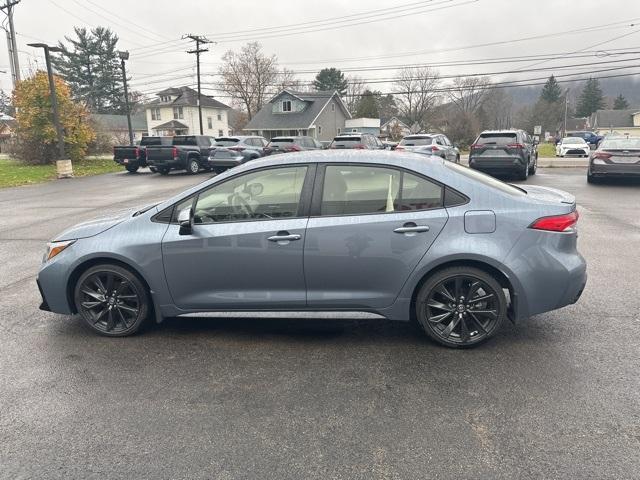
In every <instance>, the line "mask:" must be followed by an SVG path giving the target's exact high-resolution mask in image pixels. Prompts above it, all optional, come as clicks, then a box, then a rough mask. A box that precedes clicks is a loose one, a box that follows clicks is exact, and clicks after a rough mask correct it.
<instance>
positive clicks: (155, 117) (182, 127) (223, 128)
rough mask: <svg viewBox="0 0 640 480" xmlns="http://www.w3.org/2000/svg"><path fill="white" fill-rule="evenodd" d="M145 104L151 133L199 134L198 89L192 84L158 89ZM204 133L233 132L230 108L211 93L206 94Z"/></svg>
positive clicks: (203, 112)
mask: <svg viewBox="0 0 640 480" xmlns="http://www.w3.org/2000/svg"><path fill="white" fill-rule="evenodd" d="M156 95H157V97H158V98H156V99H155V100H152V101H151V102H149V103H148V104H146V105H145V110H146V111H145V113H146V115H147V125H148V129H149V130H148V134H149V135H156V136H157V135H198V134H200V122H199V118H198V92H197V91H195V90H194V89H193V88H189V87H172V88H167V89H166V90H162V91H161V92H158V93H157V94H156ZM200 98H201V102H202V134H203V135H211V136H214V137H222V136H224V135H230V133H231V132H230V129H229V116H228V113H229V110H230V107H228V106H227V105H225V104H224V103H221V102H219V101H217V100H215V99H214V98H213V97H210V96H209V95H202V96H201V97H200Z"/></svg>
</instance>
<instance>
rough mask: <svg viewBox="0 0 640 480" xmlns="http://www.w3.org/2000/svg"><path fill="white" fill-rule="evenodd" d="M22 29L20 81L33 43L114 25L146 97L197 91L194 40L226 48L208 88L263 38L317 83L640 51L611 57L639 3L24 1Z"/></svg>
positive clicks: (214, 58)
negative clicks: (318, 76) (337, 73)
mask: <svg viewBox="0 0 640 480" xmlns="http://www.w3.org/2000/svg"><path fill="white" fill-rule="evenodd" d="M0 1H2V2H4V1H5V0H0ZM127 19H131V21H132V22H133V23H128V20H127ZM325 20H326V21H325ZM323 21H324V22H323ZM14 22H15V28H16V32H17V33H18V36H17V41H18V50H19V52H20V69H21V71H22V74H23V76H24V75H28V74H29V72H31V71H33V70H34V69H36V68H44V60H43V57H42V54H41V51H39V50H38V49H34V48H31V47H28V46H27V43H29V42H33V41H45V42H47V43H50V44H56V43H57V42H58V41H59V40H61V39H62V38H63V37H64V35H70V34H72V31H73V27H74V26H85V27H95V26H99V25H100V26H108V27H110V28H111V29H112V30H113V31H114V32H116V33H117V34H118V35H119V37H120V43H119V46H120V48H121V49H126V50H129V51H130V54H131V57H130V60H129V62H128V69H129V73H130V75H131V77H132V81H131V83H132V85H133V86H134V88H135V89H136V90H138V91H142V92H144V93H147V94H153V92H155V91H157V90H160V89H161V88H162V87H166V86H180V85H190V84H193V83H194V78H195V66H194V62H195V58H194V56H193V55H188V54H187V53H185V50H187V49H188V48H189V47H190V45H189V42H188V41H186V40H182V41H181V40H180V38H181V36H182V35H184V34H187V33H194V34H200V35H205V36H207V37H208V38H209V39H210V40H215V41H216V42H217V43H215V44H212V45H209V49H210V51H209V52H208V53H205V54H203V82H205V83H206V84H207V86H208V87H209V88H212V87H213V84H214V83H215V81H216V80H217V79H218V78H219V77H216V76H215V75H211V74H215V73H216V72H217V69H218V67H219V65H220V62H221V56H222V55H223V54H224V52H225V51H227V50H230V49H239V48H240V47H241V46H242V45H243V44H244V43H246V42H247V41H251V40H254V39H255V40H258V41H259V42H260V43H261V44H262V46H263V49H264V51H265V52H266V53H268V54H275V55H277V57H278V60H279V63H280V65H282V66H285V67H287V68H289V69H292V70H294V71H297V72H301V73H299V74H298V77H299V78H301V79H303V80H309V79H312V78H313V76H314V74H313V73H303V72H306V71H313V72H316V71H317V70H319V69H320V68H323V67H330V66H335V67H338V68H343V69H349V70H352V69H362V68H363V67H368V68H371V67H374V68H375V67H385V66H394V65H403V64H416V63H420V64H422V63H442V62H467V61H473V60H478V59H481V60H482V59H491V58H503V57H523V56H531V55H544V54H552V53H555V54H559V53H565V52H585V53H588V52H595V51H602V52H600V53H598V54H597V55H596V54H595V53H594V55H593V56H591V57H586V58H575V59H571V60H567V59H564V60H559V61H558V60H552V61H549V60H547V61H544V62H542V63H541V61H540V60H538V61H535V60H533V61H532V60H530V61H528V62H520V63H494V64H486V65H473V66H469V65H466V66H465V65H450V66H440V67H438V69H439V71H440V73H441V74H443V75H458V74H468V73H490V72H502V71H508V70H518V69H523V70H524V72H523V73H521V74H509V75H506V74H504V75H495V76H494V80H499V79H504V78H505V77H507V78H509V79H513V78H522V79H529V78H535V77H544V76H548V75H549V74H550V73H551V72H549V71H546V70H543V71H537V72H536V71H532V70H531V69H532V68H538V69H540V68H547V67H550V66H554V65H574V64H581V65H582V66H580V67H575V68H571V69H558V70H557V71H556V72H554V73H556V74H568V73H576V72H593V71H594V70H596V69H600V68H603V69H604V68H612V67H621V66H629V65H640V63H639V62H638V58H639V57H640V54H636V55H625V56H620V55H618V56H616V57H612V56H610V55H609V56H604V55H605V53H607V54H610V53H611V50H614V49H624V48H627V49H630V50H634V49H635V50H637V51H640V1H638V0H608V1H606V2H603V1H602V0H580V1H577V0H536V1H528V0H432V1H430V2H429V1H422V2H419V1H415V0H413V1H411V0H397V1H392V0H384V1H383V0H369V1H368V2H346V1H344V0H342V1H338V0H324V1H322V2H320V1H315V0H308V1H303V0H295V1H294V0H268V1H267V0H253V1H251V0H233V1H226V0H216V1H215V2H214V1H196V0H180V1H175V0H172V1H169V0H153V1H152V0H128V1H124V0H109V1H105V0H21V2H20V3H19V4H18V5H17V6H16V7H15V14H14ZM313 22H315V23H313ZM364 22H366V23H364ZM356 23H360V24H359V25H356ZM610 24H611V25H610ZM603 25H609V26H603ZM338 26H340V27H341V28H335V27H338ZM329 28H331V29H329ZM578 29H584V30H582V31H578V32H576V31H575V30H578ZM569 30H571V31H572V32H571V33H567V34H563V32H567V31H569ZM238 32H240V33H238ZM526 37H538V38H533V39H529V40H524V39H525V38H526ZM616 37H621V38H617V39H616ZM498 42H500V43H498ZM480 44H490V45H485V46H478V45H480ZM0 45H1V46H0V69H3V70H6V71H7V73H6V74H2V75H0V87H1V88H2V89H4V90H7V91H10V90H11V76H10V74H9V64H8V55H7V48H6V41H5V38H4V36H3V38H2V39H0ZM472 47H473V48H472ZM614 59H615V60H621V59H629V60H628V62H618V63H615V64H602V65H601V66H598V67H596V66H594V65H593V63H592V62H605V61H611V60H614ZM634 59H635V61H634ZM534 63H535V64H537V65H532V64H534ZM527 67H529V68H527ZM632 72H640V67H636V68H635V69H625V70H615V71H610V72H607V73H603V75H605V74H618V73H632ZM349 74H350V75H358V76H360V77H363V78H365V79H368V80H371V81H372V84H371V85H372V87H374V88H376V89H379V90H382V91H392V90H393V85H392V84H389V83H373V82H377V81H379V80H384V79H388V78H390V77H393V71H392V70H369V71H353V72H349ZM585 75H586V73H585ZM207 93H214V92H213V91H207ZM220 98H221V100H222V101H224V99H223V98H222V97H220Z"/></svg>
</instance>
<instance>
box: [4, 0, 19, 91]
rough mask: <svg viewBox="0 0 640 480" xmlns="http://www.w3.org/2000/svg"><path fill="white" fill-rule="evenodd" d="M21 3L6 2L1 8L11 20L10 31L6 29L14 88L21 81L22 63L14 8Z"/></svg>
mask: <svg viewBox="0 0 640 480" xmlns="http://www.w3.org/2000/svg"><path fill="white" fill-rule="evenodd" d="M18 3H20V0H6V3H5V4H4V5H2V6H0V10H2V11H3V12H4V13H5V14H6V15H7V19H8V20H9V30H7V29H6V28H5V29H4V30H5V32H6V33H7V49H8V51H9V65H10V66H11V80H12V81H13V88H15V87H16V83H18V82H19V81H20V63H19V61H18V45H17V43H16V31H15V28H14V26H13V7H14V6H16V5H17V4H18Z"/></svg>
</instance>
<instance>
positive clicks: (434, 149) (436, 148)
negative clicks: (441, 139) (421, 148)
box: [431, 145, 440, 152]
mask: <svg viewBox="0 0 640 480" xmlns="http://www.w3.org/2000/svg"><path fill="white" fill-rule="evenodd" d="M438 150H440V149H439V148H438V147H437V146H435V145H431V151H432V152H437V151H438Z"/></svg>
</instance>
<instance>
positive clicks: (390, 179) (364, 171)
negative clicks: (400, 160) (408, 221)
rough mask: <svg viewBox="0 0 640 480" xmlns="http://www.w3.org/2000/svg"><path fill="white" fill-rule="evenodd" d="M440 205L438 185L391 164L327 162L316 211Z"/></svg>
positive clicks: (331, 213) (359, 211)
mask: <svg viewBox="0 0 640 480" xmlns="http://www.w3.org/2000/svg"><path fill="white" fill-rule="evenodd" d="M439 207H442V186H440V185H439V184H437V183H434V182H431V181H429V180H427V179H424V178H422V177H418V176H416V175H412V174H410V173H407V172H403V171H400V170H396V169H393V168H384V167H370V166H360V165H329V166H327V167H326V169H325V178H324V185H323V190H322V203H321V206H320V214H321V215H324V216H334V215H359V214H367V213H391V212H399V211H407V210H425V209H430V208H439Z"/></svg>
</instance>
